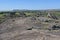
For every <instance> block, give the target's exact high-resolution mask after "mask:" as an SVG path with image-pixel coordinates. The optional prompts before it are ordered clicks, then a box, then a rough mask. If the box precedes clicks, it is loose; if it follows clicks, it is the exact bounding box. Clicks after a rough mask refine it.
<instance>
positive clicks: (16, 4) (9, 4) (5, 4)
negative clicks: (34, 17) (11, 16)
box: [0, 0, 60, 10]
mask: <svg viewBox="0 0 60 40" xmlns="http://www.w3.org/2000/svg"><path fill="white" fill-rule="evenodd" d="M13 9H20V10H21V9H28V10H41V9H43V10H44V9H60V0H0V10H13Z"/></svg>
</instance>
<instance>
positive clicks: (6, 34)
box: [0, 17, 60, 40]
mask: <svg viewBox="0 0 60 40" xmlns="http://www.w3.org/2000/svg"><path fill="white" fill-rule="evenodd" d="M41 18H42V17H38V18H33V17H27V18H13V19H8V20H6V21H5V22H3V23H2V24H0V40H60V36H59V35H57V33H58V32H59V31H58V32H52V31H48V30H41V28H44V27H45V26H47V25H48V26H49V24H51V23H49V24H47V23H44V22H42V21H41V20H40V19H41ZM42 19H44V17H43V18H42ZM45 19H47V18H45ZM52 24H53V23H52Z"/></svg>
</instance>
